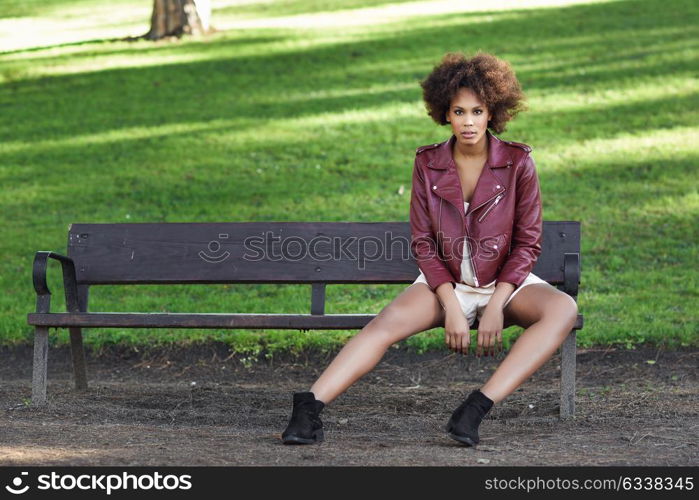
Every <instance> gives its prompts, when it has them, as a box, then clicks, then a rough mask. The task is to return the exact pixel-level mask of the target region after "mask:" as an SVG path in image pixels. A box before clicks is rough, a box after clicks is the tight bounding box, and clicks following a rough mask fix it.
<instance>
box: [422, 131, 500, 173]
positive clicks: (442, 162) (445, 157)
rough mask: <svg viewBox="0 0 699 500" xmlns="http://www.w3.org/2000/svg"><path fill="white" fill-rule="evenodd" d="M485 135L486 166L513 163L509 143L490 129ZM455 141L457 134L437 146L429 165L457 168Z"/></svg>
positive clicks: (495, 166) (437, 167) (440, 168)
mask: <svg viewBox="0 0 699 500" xmlns="http://www.w3.org/2000/svg"><path fill="white" fill-rule="evenodd" d="M485 135H486V137H487V138H488V159H487V161H486V164H485V166H486V167H489V168H498V167H506V166H507V165H512V162H513V158H512V157H511V150H510V148H508V147H507V144H505V143H504V142H503V141H502V140H500V139H498V138H497V137H495V136H494V135H493V134H492V133H491V132H490V130H486V131H485ZM455 141H456V136H455V135H454V134H452V135H451V137H450V138H449V139H448V140H446V141H444V142H443V143H441V144H440V145H439V146H438V147H437V148H435V154H434V155H433V156H432V158H431V159H430V161H429V162H428V163H427V166H428V167H430V168H436V169H439V170H444V169H447V168H456V165H455V164H454V157H453V155H452V148H453V147H454V142H455Z"/></svg>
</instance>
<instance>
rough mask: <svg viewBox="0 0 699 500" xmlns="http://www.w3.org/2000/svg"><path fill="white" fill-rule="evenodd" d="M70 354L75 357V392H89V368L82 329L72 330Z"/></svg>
mask: <svg viewBox="0 0 699 500" xmlns="http://www.w3.org/2000/svg"><path fill="white" fill-rule="evenodd" d="M70 353H71V356H72V357H73V378H74V379H75V390H76V391H86V390H87V368H86V366H85V350H84V349H83V333H82V328H70Z"/></svg>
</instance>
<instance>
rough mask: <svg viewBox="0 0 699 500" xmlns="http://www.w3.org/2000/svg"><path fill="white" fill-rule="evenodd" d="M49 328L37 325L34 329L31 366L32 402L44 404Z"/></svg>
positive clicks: (36, 404)
mask: <svg viewBox="0 0 699 500" xmlns="http://www.w3.org/2000/svg"><path fill="white" fill-rule="evenodd" d="M48 354H49V329H48V327H47V326H37V327H36V328H35V329H34V364H33V366H32V404H33V405H35V406H42V405H45V404H46V370H47V368H48Z"/></svg>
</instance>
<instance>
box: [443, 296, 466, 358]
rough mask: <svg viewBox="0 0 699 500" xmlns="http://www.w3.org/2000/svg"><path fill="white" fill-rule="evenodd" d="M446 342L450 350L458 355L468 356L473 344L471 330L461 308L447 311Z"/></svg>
mask: <svg viewBox="0 0 699 500" xmlns="http://www.w3.org/2000/svg"><path fill="white" fill-rule="evenodd" d="M444 332H445V341H446V343H447V346H449V349H451V350H452V351H454V352H456V353H459V352H460V353H462V354H468V346H469V344H470V343H471V330H470V328H469V324H468V321H467V320H466V316H464V313H463V311H462V310H461V308H460V307H459V308H456V307H454V308H451V309H447V310H446V317H445V318H444Z"/></svg>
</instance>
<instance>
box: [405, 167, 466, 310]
mask: <svg viewBox="0 0 699 500" xmlns="http://www.w3.org/2000/svg"><path fill="white" fill-rule="evenodd" d="M425 190H426V187H425V182H424V179H423V176H422V172H421V169H420V167H419V166H418V161H417V155H416V157H415V163H414V165H413V181H412V191H411V195H410V232H411V236H412V238H411V241H410V250H411V252H412V254H413V255H414V256H415V260H417V263H418V266H419V267H420V270H422V272H423V273H424V275H425V279H426V280H427V284H428V286H429V287H430V289H431V290H432V291H433V292H435V293H436V292H437V288H439V286H440V285H441V284H442V283H446V282H449V283H451V288H452V290H453V289H454V288H456V283H455V282H454V278H453V276H452V275H451V272H450V271H449V269H447V266H446V264H445V263H444V261H443V260H442V259H441V258H440V257H439V253H438V252H437V238H436V235H435V234H434V231H433V228H432V224H431V222H430V214H429V211H428V207H427V194H426V192H425ZM447 291H448V290H447ZM452 295H454V293H453V292H452ZM440 298H442V297H441V295H440ZM443 300H444V299H443ZM446 305H447V304H445V303H444V302H442V306H443V307H444V306H446Z"/></svg>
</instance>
